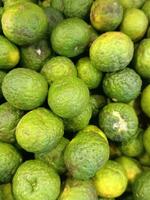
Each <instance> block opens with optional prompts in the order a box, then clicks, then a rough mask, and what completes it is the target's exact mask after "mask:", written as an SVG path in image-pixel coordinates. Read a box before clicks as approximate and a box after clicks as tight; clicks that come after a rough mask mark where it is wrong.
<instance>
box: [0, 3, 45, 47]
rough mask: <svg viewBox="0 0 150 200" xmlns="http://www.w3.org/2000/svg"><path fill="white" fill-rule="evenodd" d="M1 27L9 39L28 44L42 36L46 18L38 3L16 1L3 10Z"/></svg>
mask: <svg viewBox="0 0 150 200" xmlns="http://www.w3.org/2000/svg"><path fill="white" fill-rule="evenodd" d="M10 21H11V23H9V22H10ZM2 28H3V32H4V35H5V36H6V37H7V38H8V39H9V40H10V41H12V42H14V43H15V44H17V45H29V44H32V43H34V42H36V41H38V40H39V39H41V38H42V37H44V35H45V34H46V31H47V28H48V20H47V17H46V15H45V13H44V11H43V10H42V8H40V7H39V6H38V5H36V4H34V3H30V2H26V3H17V4H15V5H13V6H11V7H8V8H7V9H6V10H5V12H4V14H3V16H2Z"/></svg>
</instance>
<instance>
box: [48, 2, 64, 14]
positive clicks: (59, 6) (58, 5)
mask: <svg viewBox="0 0 150 200" xmlns="http://www.w3.org/2000/svg"><path fill="white" fill-rule="evenodd" d="M48 1H50V4H51V6H52V7H53V8H55V9H57V10H59V11H61V12H63V11H64V0H48Z"/></svg>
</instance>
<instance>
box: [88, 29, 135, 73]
mask: <svg viewBox="0 0 150 200" xmlns="http://www.w3.org/2000/svg"><path fill="white" fill-rule="evenodd" d="M133 51H134V46H133V42H132V41H131V39H130V38H129V37H128V36H127V35H125V34H124V33H121V32H106V33H104V34H102V35H100V36H99V37H98V38H97V39H96V40H95V41H94V42H93V44H92V45H91V47H90V59H91V62H92V64H93V66H95V67H96V68H97V69H99V70H100V71H103V72H114V71H118V70H121V69H124V68H125V67H126V66H127V65H128V64H129V63H130V61H131V60H132V57H133Z"/></svg>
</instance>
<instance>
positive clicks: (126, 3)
mask: <svg viewBox="0 0 150 200" xmlns="http://www.w3.org/2000/svg"><path fill="white" fill-rule="evenodd" d="M145 1H146V0H119V2H120V3H121V4H122V6H123V8H124V9H127V8H141V7H142V6H143V4H144V2H145Z"/></svg>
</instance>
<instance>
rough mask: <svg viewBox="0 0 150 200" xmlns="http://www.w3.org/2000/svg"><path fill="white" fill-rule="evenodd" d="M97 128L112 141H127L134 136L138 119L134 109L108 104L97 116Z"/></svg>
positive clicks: (127, 106)
mask: <svg viewBox="0 0 150 200" xmlns="http://www.w3.org/2000/svg"><path fill="white" fill-rule="evenodd" d="M99 126H100V127H101V129H102V130H103V131H104V133H105V134H106V135H107V137H108V138H109V139H111V140H113V141H118V142H123V141H128V140H129V139H131V138H132V137H134V136H135V135H136V132H137V128H138V118H137V115H136V113H135V111H134V109H133V108H132V107H131V106H129V105H127V104H124V103H110V104H108V105H106V106H105V107H104V108H103V109H102V110H101V112H100V114H99Z"/></svg>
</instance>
